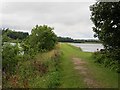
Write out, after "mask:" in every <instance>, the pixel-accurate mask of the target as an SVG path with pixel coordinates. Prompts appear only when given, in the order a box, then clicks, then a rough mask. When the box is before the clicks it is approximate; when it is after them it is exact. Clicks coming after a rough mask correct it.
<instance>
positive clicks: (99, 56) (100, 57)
mask: <svg viewBox="0 0 120 90" xmlns="http://www.w3.org/2000/svg"><path fill="white" fill-rule="evenodd" d="M93 58H94V60H95V63H99V64H103V66H105V67H108V68H110V69H111V70H115V71H117V72H120V70H119V63H118V60H113V59H112V58H111V57H110V55H109V53H107V52H104V53H103V52H95V53H94V54H93Z"/></svg>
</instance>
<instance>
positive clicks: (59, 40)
mask: <svg viewBox="0 0 120 90" xmlns="http://www.w3.org/2000/svg"><path fill="white" fill-rule="evenodd" d="M57 38H58V42H70V43H100V41H99V40H93V39H88V40H84V39H72V38H70V37H57Z"/></svg>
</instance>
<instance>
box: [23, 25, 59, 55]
mask: <svg viewBox="0 0 120 90" xmlns="http://www.w3.org/2000/svg"><path fill="white" fill-rule="evenodd" d="M53 29H54V28H51V27H48V26H47V25H43V26H38V25H36V26H35V27H33V29H32V31H31V35H30V36H29V37H28V38H27V39H26V41H25V45H24V50H26V51H29V52H34V53H35V52H36V53H37V52H41V51H46V50H51V49H53V48H54V46H55V45H56V43H57V36H56V35H55V33H54V32H53V31H52V30H53Z"/></svg>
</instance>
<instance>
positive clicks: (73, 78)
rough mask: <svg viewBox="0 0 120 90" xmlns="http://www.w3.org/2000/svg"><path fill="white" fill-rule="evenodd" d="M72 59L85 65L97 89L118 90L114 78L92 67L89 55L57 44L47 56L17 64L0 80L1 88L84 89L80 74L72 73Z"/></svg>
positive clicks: (69, 46)
mask: <svg viewBox="0 0 120 90" xmlns="http://www.w3.org/2000/svg"><path fill="white" fill-rule="evenodd" d="M73 58H78V59H79V60H82V61H84V62H86V63H87V64H86V68H87V69H88V70H89V72H90V74H89V76H90V77H92V78H94V79H95V80H96V82H97V83H99V85H100V87H101V88H117V87H118V74H117V73H116V72H114V71H110V70H109V69H107V68H104V67H102V66H99V65H98V64H96V63H94V60H93V58H92V53H89V52H82V51H81V49H80V48H77V47H74V46H72V45H69V44H64V43H60V44H59V45H57V46H56V48H55V49H53V50H51V51H49V52H45V53H39V54H37V55H36V57H35V58H34V59H33V60H27V61H25V60H21V61H20V62H19V63H18V65H17V67H16V73H15V74H14V75H12V76H10V75H7V76H3V77H5V78H4V80H3V82H4V83H3V88H10V87H12V88H13V87H14V88H88V86H87V84H86V83H85V82H84V77H83V76H82V75H80V73H81V72H79V71H77V70H75V65H74V63H73Z"/></svg>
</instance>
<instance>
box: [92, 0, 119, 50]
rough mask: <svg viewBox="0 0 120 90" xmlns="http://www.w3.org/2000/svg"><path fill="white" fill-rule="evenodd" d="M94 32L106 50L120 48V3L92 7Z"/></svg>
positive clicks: (100, 3) (100, 4)
mask: <svg viewBox="0 0 120 90" xmlns="http://www.w3.org/2000/svg"><path fill="white" fill-rule="evenodd" d="M90 10H91V11H92V15H91V20H92V21H93V23H94V25H95V27H93V31H94V32H95V36H96V37H98V38H99V39H100V40H101V41H102V42H103V44H104V46H105V48H106V49H118V48H120V35H119V34H120V24H119V22H120V12H119V11H120V2H99V1H98V2H97V3H95V4H94V5H92V6H91V7H90Z"/></svg>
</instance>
